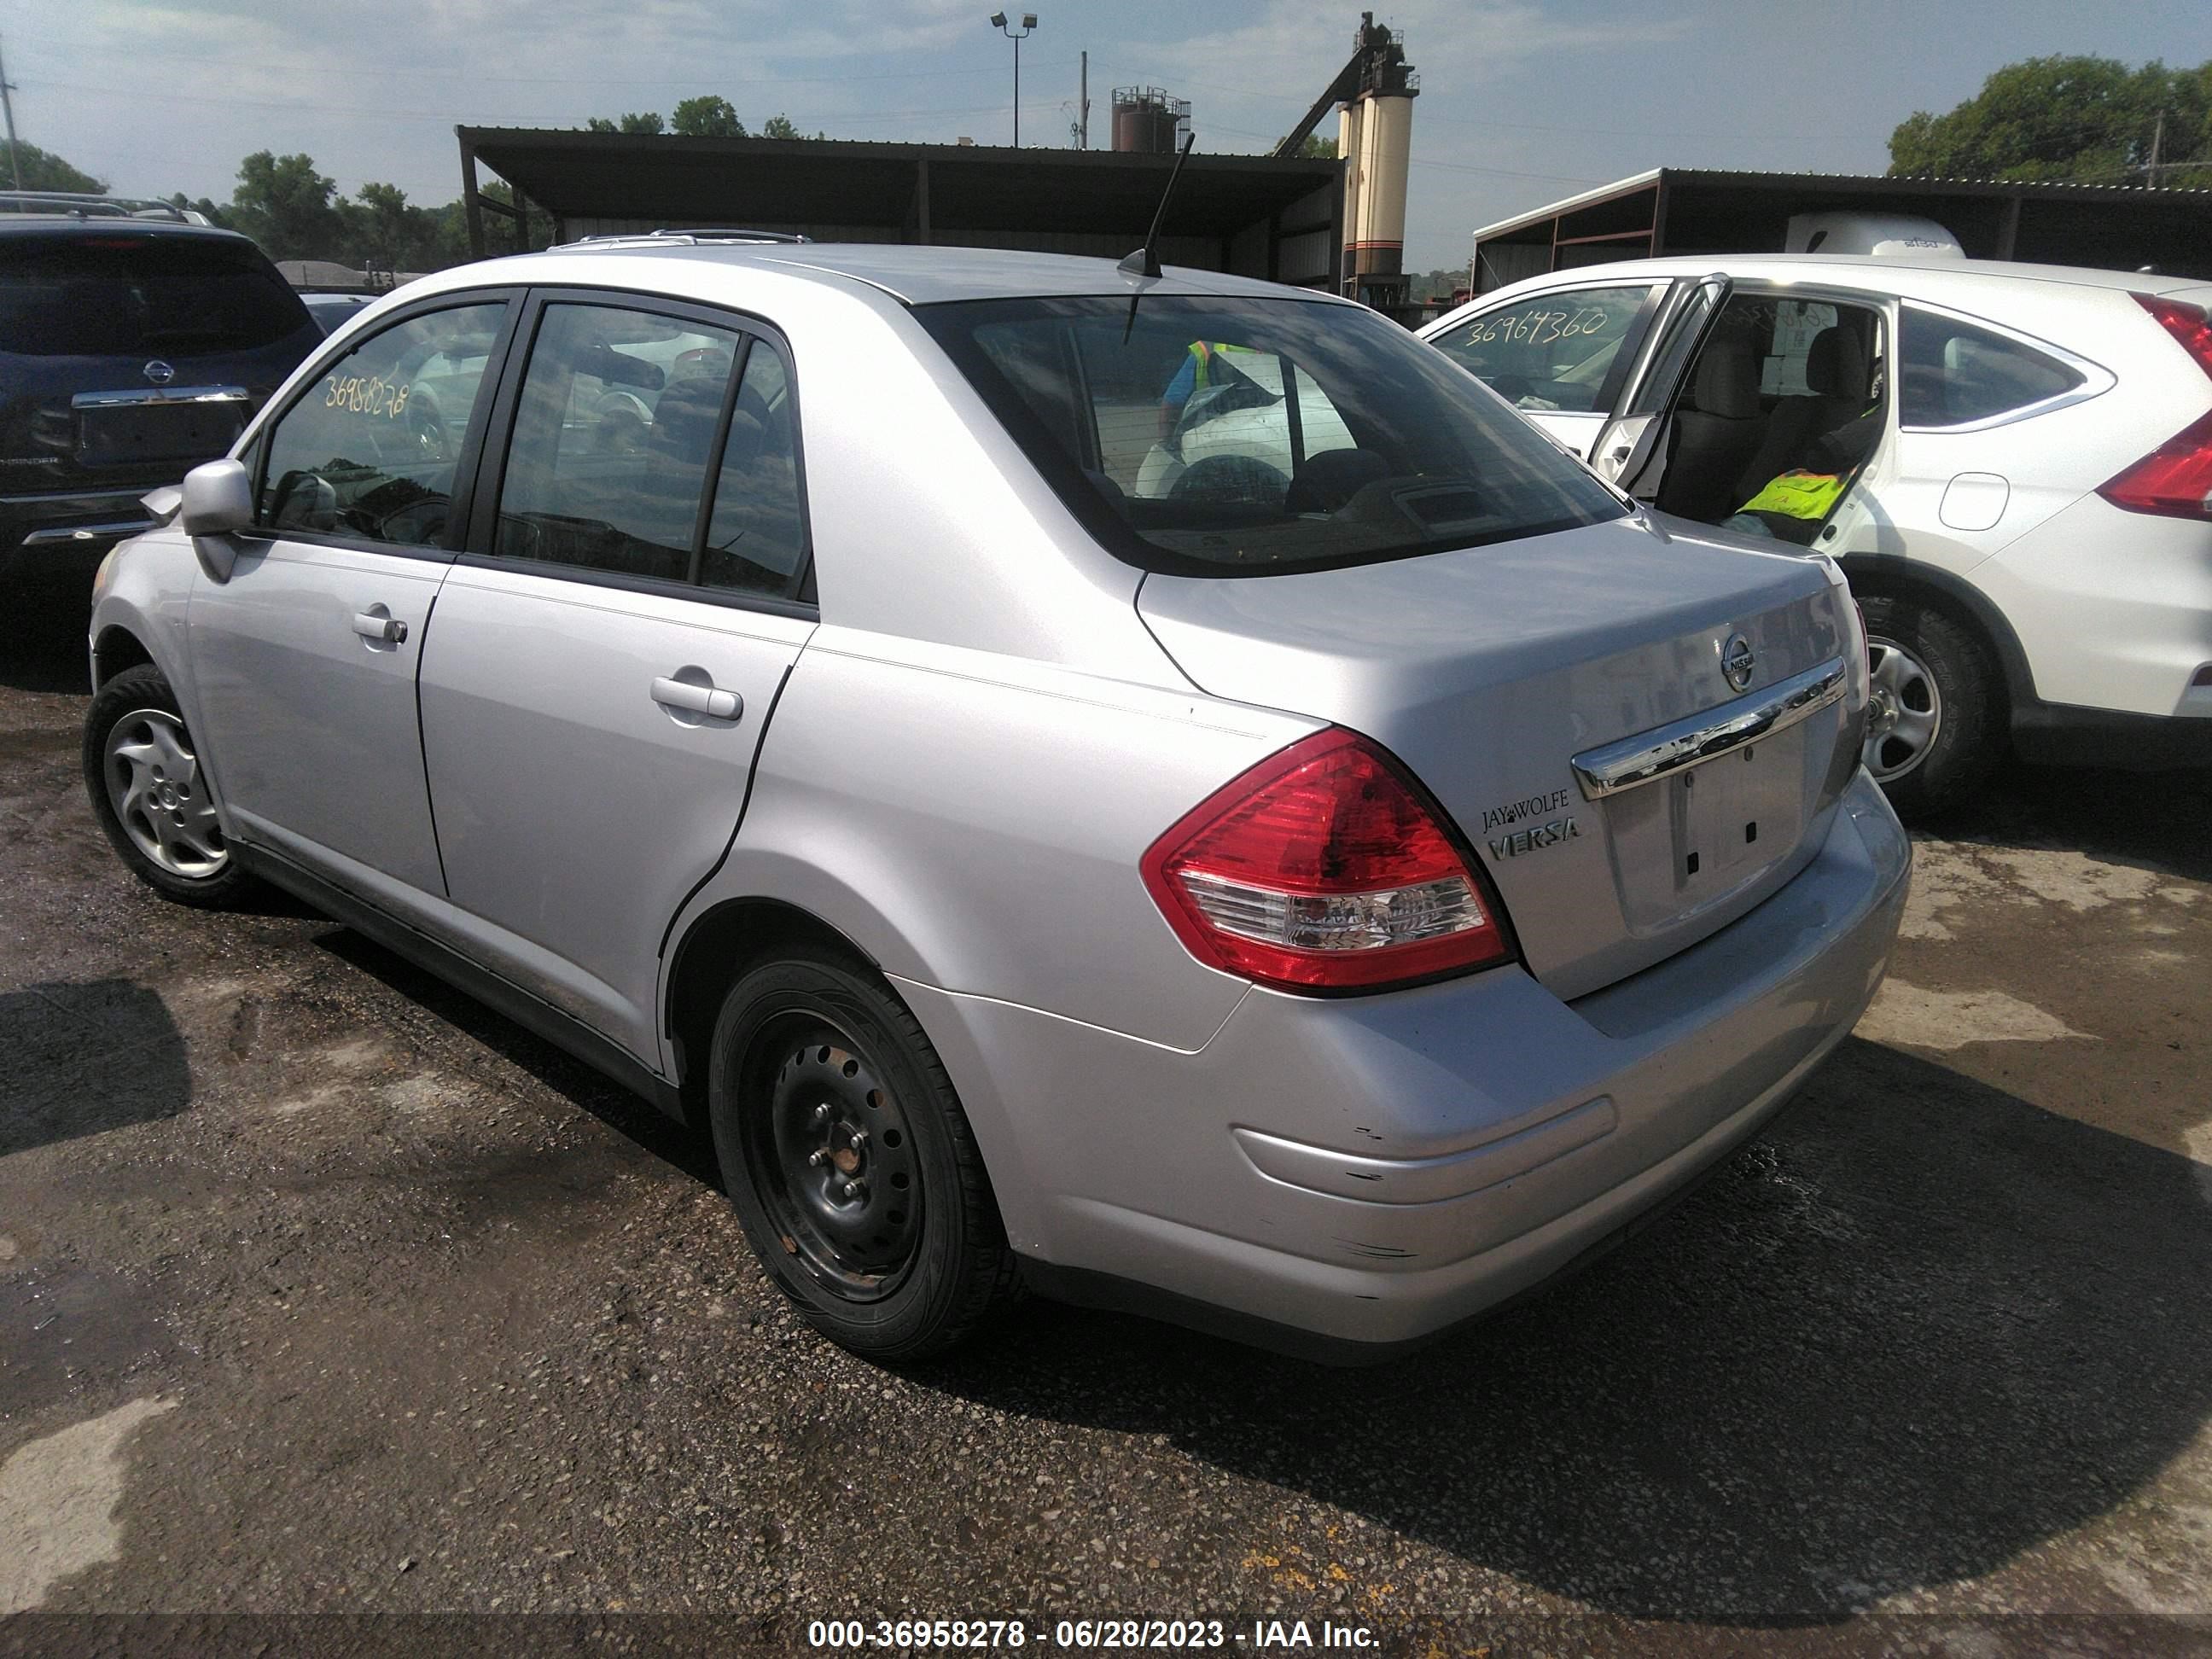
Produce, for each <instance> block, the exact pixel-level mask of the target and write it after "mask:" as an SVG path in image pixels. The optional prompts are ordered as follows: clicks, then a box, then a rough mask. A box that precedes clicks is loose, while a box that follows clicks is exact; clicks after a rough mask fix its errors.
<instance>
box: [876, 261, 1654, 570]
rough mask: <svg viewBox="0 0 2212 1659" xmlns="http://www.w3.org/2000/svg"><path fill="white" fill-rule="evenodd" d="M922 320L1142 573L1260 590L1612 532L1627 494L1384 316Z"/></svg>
mask: <svg viewBox="0 0 2212 1659" xmlns="http://www.w3.org/2000/svg"><path fill="white" fill-rule="evenodd" d="M1134 305H1135V310H1134V313H1133V314H1132V311H1131V306H1132V301H1128V300H1123V299H1114V298H1098V299H1039V300H1009V301H970V302H963V303H960V304H955V305H940V306H927V307H919V308H917V310H916V312H915V315H916V316H917V317H918V318H919V319H921V322H922V324H923V325H924V326H925V327H927V329H928V330H929V331H930V332H931V333H932V334H933V336H934V337H935V338H936V339H937V341H938V343H939V344H940V345H942V346H943V347H944V348H945V350H946V351H947V352H948V353H950V354H951V357H952V359H953V361H954V362H956V363H957V364H958V365H959V367H960V368H961V370H962V371H963V373H964V374H966V375H967V376H968V378H969V380H970V381H971V382H972V383H973V384H974V386H975V389H976V390H977V392H980V393H981V395H982V397H983V398H984V401H985V402H987V404H990V406H991V408H992V410H993V411H994V413H995V414H996V415H997V416H998V417H999V419H1000V421H1001V422H1004V423H1005V425H1006V429H1007V431H1008V432H1009V433H1011V434H1012V436H1013V438H1014V440H1015V441H1016V442H1018V444H1020V446H1021V447H1022V449H1023V451H1024V453H1026V454H1027V455H1028V457H1029V458H1030V461H1031V462H1032V463H1034V464H1035V465H1036V467H1037V470H1038V471H1040V472H1042V474H1043V475H1044V477H1046V478H1047V479H1048V481H1049V482H1050V483H1052V485H1053V487H1054V489H1056V490H1058V491H1059V493H1060V496H1061V498H1062V499H1063V500H1064V501H1066V502H1067V504H1068V507H1069V508H1070V509H1071V510H1072V511H1073V512H1074V513H1075V514H1076V516H1077V517H1078V518H1079V519H1080V520H1083V522H1084V524H1085V527H1086V528H1088V529H1089V530H1090V531H1091V533H1092V534H1093V535H1095V536H1097V538H1099V539H1100V540H1101V541H1102V542H1103V543H1105V544H1106V545H1107V546H1108V547H1109V548H1111V549H1112V550H1114V551H1115V552H1116V553H1117V554H1119V555H1120V556H1122V557H1123V558H1125V559H1127V560H1129V561H1130V562H1132V563H1134V564H1138V565H1140V566H1142V567H1144V568H1146V569H1151V570H1158V571H1163V572H1172V573H1175V574H1188V575H1236V574H1266V573H1268V572H1273V571H1285V570H1313V569H1321V568H1328V567H1332V566H1337V565H1348V564H1364V563H1371V562H1376V561H1380V560H1384V559H1397V558H1405V557H1408V556H1413V555H1416V554H1421V553H1431V552H1440V551H1443V550H1446V549H1451V548H1464V547H1473V546H1479V545H1481V544H1485V543H1489V542H1501V541H1508V540H1512V539H1514V538H1520V537H1524V536H1534V535H1541V534H1543V533H1545V532H1549V531H1553V530H1564V529H1568V528H1570V527H1571V526H1577V525H1586V524H1595V523H1596V522H1598V521H1599V520H1604V519H1613V518H1619V517H1620V516H1621V515H1622V513H1624V512H1625V511H1626V508H1625V507H1623V505H1622V503H1621V501H1620V498H1619V497H1618V496H1616V495H1613V493H1612V492H1611V491H1609V490H1607V489H1606V488H1605V487H1604V486H1603V485H1602V484H1601V483H1598V482H1597V481H1596V479H1595V478H1594V477H1591V476H1590V475H1589V473H1588V472H1586V471H1583V468H1582V466H1581V465H1579V464H1578V463H1577V462H1576V461H1574V460H1573V459H1571V458H1569V457H1568V456H1567V455H1566V454H1565V453H1564V452H1562V451H1561V450H1560V449H1559V448H1558V447H1556V446H1555V445H1553V443H1552V442H1551V441H1549V440H1547V438H1545V437H1544V436H1543V435H1541V434H1540V433H1538V432H1536V431H1535V430H1534V428H1531V427H1529V426H1528V425H1526V424H1525V423H1523V422H1522V420H1521V418H1520V417H1519V416H1516V415H1515V414H1514V413H1513V411H1512V410H1510V409H1509V408H1508V407H1506V405H1505V404H1503V403H1502V402H1500V401H1499V400H1498V398H1496V397H1494V396H1493V395H1492V393H1491V392H1488V391H1486V389H1485V388H1484V387H1483V386H1481V385H1480V383H1479V382H1478V381H1476V380H1474V378H1473V377H1472V376H1470V375H1468V374H1466V373H1465V372H1464V371H1462V369H1460V368H1458V367H1457V366H1456V365H1455V364H1453V363H1452V362H1449V361H1448V360H1447V359H1446V358H1444V357H1443V356H1442V355H1441V354H1440V353H1438V352H1437V351H1436V350H1435V349H1432V348H1431V347H1429V346H1427V345H1425V344H1423V343H1420V342H1419V341H1418V340H1416V339H1414V338H1413V336H1412V335H1410V334H1408V333H1407V332H1406V331H1404V330H1403V329H1401V328H1400V327H1398V326H1397V325H1395V323H1391V322H1389V321H1387V320H1385V319H1383V318H1382V317H1380V316H1378V315H1376V313H1373V312H1370V311H1365V310H1359V309H1355V308H1353V307H1348V306H1339V305H1326V304H1319V303H1316V302H1313V301H1302V300H1291V299H1285V300H1273V299H1261V300H1253V299H1220V300H1216V299H1191V298H1182V297H1169V296H1164V295H1163V296H1157V297H1139V299H1138V300H1137V301H1134Z"/></svg>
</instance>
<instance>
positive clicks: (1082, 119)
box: [1075, 52, 1091, 149]
mask: <svg viewBox="0 0 2212 1659" xmlns="http://www.w3.org/2000/svg"><path fill="white" fill-rule="evenodd" d="M1075 147H1076V149H1090V148H1091V54H1090V53H1089V52H1085V53H1084V54H1083V70H1082V73H1081V74H1080V76H1079V77H1078V78H1077V81H1076V94H1075Z"/></svg>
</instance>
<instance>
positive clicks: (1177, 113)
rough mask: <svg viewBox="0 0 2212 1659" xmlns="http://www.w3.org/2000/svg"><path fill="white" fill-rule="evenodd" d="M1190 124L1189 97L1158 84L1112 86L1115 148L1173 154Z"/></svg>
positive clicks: (1179, 146) (1136, 151)
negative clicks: (1171, 93)
mask: <svg viewBox="0 0 2212 1659" xmlns="http://www.w3.org/2000/svg"><path fill="white" fill-rule="evenodd" d="M1189 127H1190V100H1188V99H1186V98H1170V97H1169V96H1168V95H1167V94H1166V93H1164V92H1163V91H1161V90H1160V88H1158V87H1116V88H1114V148H1115V149H1117V150H1122V151H1127V152H1133V153H1135V154H1138V155H1174V154H1175V153H1176V150H1177V149H1181V148H1182V135H1183V134H1184V133H1185V132H1186V131H1188V130H1189Z"/></svg>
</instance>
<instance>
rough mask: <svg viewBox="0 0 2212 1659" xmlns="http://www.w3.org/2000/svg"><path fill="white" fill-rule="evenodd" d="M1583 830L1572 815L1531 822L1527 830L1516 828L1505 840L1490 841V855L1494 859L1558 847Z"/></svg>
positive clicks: (1508, 857)
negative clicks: (1545, 821) (1540, 848)
mask: <svg viewBox="0 0 2212 1659" xmlns="http://www.w3.org/2000/svg"><path fill="white" fill-rule="evenodd" d="M1581 834H1582V829H1581V828H1580V826H1578V825H1577V823H1575V821H1574V819H1572V818H1571V817H1565V818H1553V820H1552V821H1551V822H1550V823H1535V824H1531V825H1529V827H1528V829H1518V830H1516V831H1515V832H1514V833H1513V834H1511V835H1510V836H1506V837H1505V838H1504V840H1503V841H1493V842H1491V843H1490V856H1491V857H1492V858H1494V859H1514V858H1518V857H1520V856H1521V854H1523V853H1533V852H1534V851H1535V850H1536V849H1537V848H1539V847H1557V846H1558V845H1559V843H1560V842H1563V841H1573V840H1576V839H1577V837H1579V836H1581Z"/></svg>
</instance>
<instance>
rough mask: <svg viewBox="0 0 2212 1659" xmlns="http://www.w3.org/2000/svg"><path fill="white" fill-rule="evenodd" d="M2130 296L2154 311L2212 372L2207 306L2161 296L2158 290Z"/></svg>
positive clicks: (2210, 320)
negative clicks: (2157, 292)
mask: <svg viewBox="0 0 2212 1659" xmlns="http://www.w3.org/2000/svg"><path fill="white" fill-rule="evenodd" d="M2128 297H2129V298H2130V299H2132V300H2133V301H2135V302H2136V304H2137V305H2139V306H2141V307H2142V308H2143V309H2144V310H2145V311H2148V313H2150V314H2151V316H2152V317H2153V318H2154V319H2156V320H2157V323H2158V325H2159V326H2160V328H2162V329H2164V330H2165V331H2166V332H2167V333H2168V334H2171V335H2172V336H2173V337H2174V338H2175V339H2176V340H2178V341H2179V342H2180V343H2181V349H2183V350H2184V351H2185V352H2187V353H2188V354H2189V355H2190V356H2191V357H2192V358H2194V359H2195V360H2196V362H2197V368H2201V369H2203V371H2204V372H2205V373H2206V374H2212V317H2207V316H2206V315H2205V312H2204V307H2202V306H2192V305H2190V304H2188V303H2186V302H2185V301H2180V300H2161V299H2160V298H2159V297H2158V295H2155V294H2134V295H2129V296H2128Z"/></svg>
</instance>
